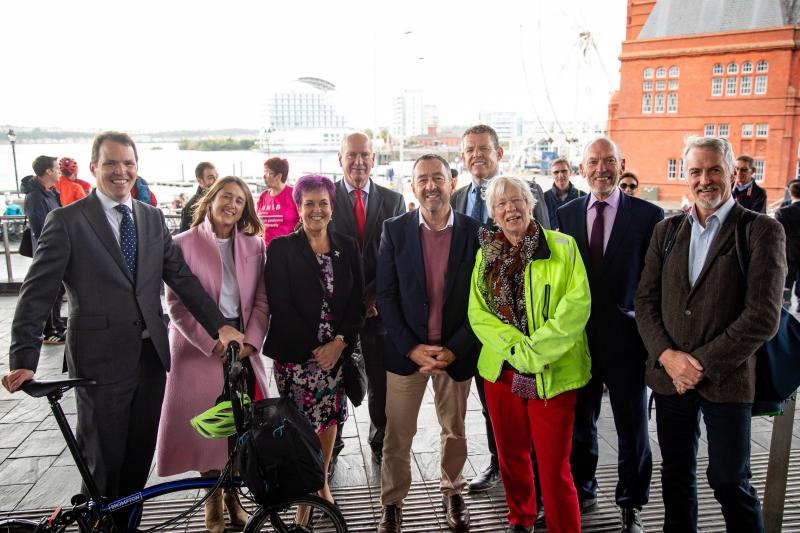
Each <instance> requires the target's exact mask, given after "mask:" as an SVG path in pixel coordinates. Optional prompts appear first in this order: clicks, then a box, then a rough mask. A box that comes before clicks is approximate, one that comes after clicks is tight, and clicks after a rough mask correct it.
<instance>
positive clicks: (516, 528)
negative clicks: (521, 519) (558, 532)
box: [506, 524, 533, 533]
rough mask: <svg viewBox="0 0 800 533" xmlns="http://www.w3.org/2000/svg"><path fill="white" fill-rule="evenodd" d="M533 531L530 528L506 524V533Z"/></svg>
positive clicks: (529, 532) (527, 532)
mask: <svg viewBox="0 0 800 533" xmlns="http://www.w3.org/2000/svg"><path fill="white" fill-rule="evenodd" d="M531 531H533V528H532V527H525V526H521V525H519V524H508V527H507V528H506V533H531Z"/></svg>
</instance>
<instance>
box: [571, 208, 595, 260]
mask: <svg viewBox="0 0 800 533" xmlns="http://www.w3.org/2000/svg"><path fill="white" fill-rule="evenodd" d="M589 198H590V196H589V195H588V194H587V195H586V196H581V200H580V202H578V206H579V209H578V213H577V215H578V227H577V234H576V235H574V237H575V240H576V241H577V243H578V251H579V252H580V253H581V257H582V258H583V262H584V264H586V267H587V270H589V269H590V268H592V266H591V265H589V264H588V261H589V234H588V233H587V231H586V207H587V206H588V205H589Z"/></svg>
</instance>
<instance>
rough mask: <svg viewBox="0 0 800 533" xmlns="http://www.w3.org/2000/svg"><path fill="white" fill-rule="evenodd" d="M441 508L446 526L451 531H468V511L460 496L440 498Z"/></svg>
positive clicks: (465, 532) (461, 532) (457, 532)
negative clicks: (442, 508)
mask: <svg viewBox="0 0 800 533" xmlns="http://www.w3.org/2000/svg"><path fill="white" fill-rule="evenodd" d="M442 507H444V514H445V518H446V519H447V525H448V526H449V527H450V529H451V530H452V531H454V532H455V533H467V532H468V531H469V509H467V504H466V503H464V498H462V497H461V495H460V494H451V495H450V496H442Z"/></svg>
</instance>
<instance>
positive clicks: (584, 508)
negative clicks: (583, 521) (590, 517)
mask: <svg viewBox="0 0 800 533" xmlns="http://www.w3.org/2000/svg"><path fill="white" fill-rule="evenodd" d="M579 504H580V506H581V514H589V513H593V512H595V511H596V510H597V498H585V499H583V500H580V501H579Z"/></svg>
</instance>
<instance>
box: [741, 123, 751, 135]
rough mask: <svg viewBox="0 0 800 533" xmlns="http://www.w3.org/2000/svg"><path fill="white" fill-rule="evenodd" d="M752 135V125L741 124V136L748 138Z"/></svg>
mask: <svg viewBox="0 0 800 533" xmlns="http://www.w3.org/2000/svg"><path fill="white" fill-rule="evenodd" d="M752 136H753V125H752V124H742V137H745V138H750V137H752Z"/></svg>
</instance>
